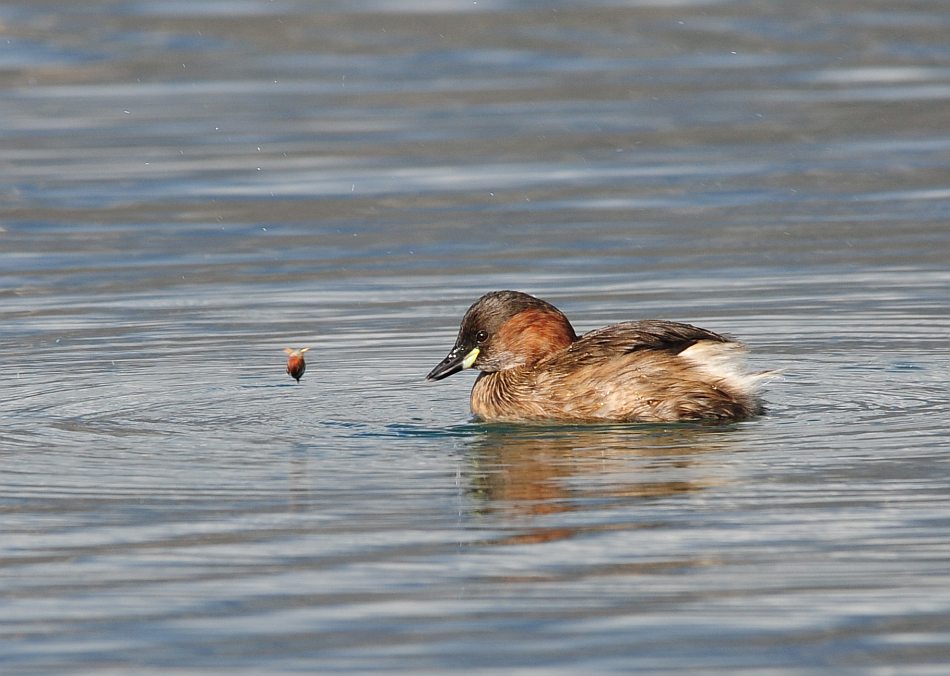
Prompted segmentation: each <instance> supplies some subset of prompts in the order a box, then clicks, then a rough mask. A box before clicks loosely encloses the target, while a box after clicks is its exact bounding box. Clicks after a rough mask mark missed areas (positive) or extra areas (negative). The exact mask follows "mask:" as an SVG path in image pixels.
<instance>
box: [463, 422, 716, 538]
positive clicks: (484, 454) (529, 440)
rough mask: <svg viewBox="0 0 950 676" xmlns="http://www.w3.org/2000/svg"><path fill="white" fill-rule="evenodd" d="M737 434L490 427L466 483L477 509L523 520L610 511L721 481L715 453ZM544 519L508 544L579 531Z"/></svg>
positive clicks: (476, 443)
mask: <svg viewBox="0 0 950 676" xmlns="http://www.w3.org/2000/svg"><path fill="white" fill-rule="evenodd" d="M734 433H735V428H723V427H703V426H679V425H677V426H605V427H600V426H598V427H544V428H542V427H535V428H532V427H514V426H499V425H487V426H485V428H484V430H483V432H482V433H481V434H480V435H478V436H477V437H475V438H474V439H473V443H472V445H471V447H470V455H469V457H470V467H469V477H468V482H467V483H468V487H469V490H470V491H471V493H472V494H473V496H474V497H475V498H476V500H477V502H478V504H477V505H476V507H475V511H477V512H483V513H487V512H501V513H504V514H506V515H508V516H511V517H519V516H540V515H550V514H557V513H564V512H574V511H582V510H585V509H610V508H614V507H618V506H621V505H622V503H626V502H629V501H631V500H650V499H662V498H667V497H671V496H676V495H681V494H686V493H691V492H697V491H702V490H704V489H706V488H708V487H709V486H712V485H715V484H717V483H719V482H721V481H722V472H721V465H719V464H717V463H714V461H713V460H712V457H713V456H712V455H711V454H716V452H718V451H725V450H727V449H730V448H732V447H733V446H734V444H733V441H734V439H732V437H733V436H734ZM576 522H577V520H575V519H572V520H571V523H572V524H573V523H576ZM545 524H546V527H545V528H543V529H538V528H532V529H531V530H530V532H528V533H525V532H520V533H519V535H517V536H516V537H515V538H512V539H511V540H509V541H515V542H538V541H545V540H555V539H562V538H566V537H572V536H573V535H575V534H576V532H577V531H578V529H579V527H577V526H571V527H566V526H564V527H561V526H558V525H557V522H556V521H553V522H552V521H548V520H545ZM644 525H647V524H644ZM629 526H630V525H629V524H627V525H626V526H622V525H620V524H614V527H629ZM600 527H602V528H604V527H610V526H604V525H602V526H600Z"/></svg>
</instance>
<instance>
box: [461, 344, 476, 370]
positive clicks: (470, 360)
mask: <svg viewBox="0 0 950 676" xmlns="http://www.w3.org/2000/svg"><path fill="white" fill-rule="evenodd" d="M476 359H478V348H477V347H476V348H473V349H472V351H471V352H469V353H468V354H467V355H465V359H463V360H462V368H463V369H470V368H472V364H474V363H475V360H476Z"/></svg>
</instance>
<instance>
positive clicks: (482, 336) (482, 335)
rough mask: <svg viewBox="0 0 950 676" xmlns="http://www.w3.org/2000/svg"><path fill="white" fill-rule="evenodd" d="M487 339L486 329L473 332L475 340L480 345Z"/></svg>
mask: <svg viewBox="0 0 950 676" xmlns="http://www.w3.org/2000/svg"><path fill="white" fill-rule="evenodd" d="M486 340H488V331H479V332H478V333H476V334H475V342H476V343H478V344H479V345H481V344H482V343H484V342H485V341H486Z"/></svg>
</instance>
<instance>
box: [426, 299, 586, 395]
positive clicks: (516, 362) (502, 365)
mask: <svg viewBox="0 0 950 676" xmlns="http://www.w3.org/2000/svg"><path fill="white" fill-rule="evenodd" d="M575 340H577V334H575V333H574V328H573V327H572V326H571V323H570V322H569V321H567V317H565V316H564V315H563V314H562V313H561V311H560V310H558V309H557V308H556V307H554V306H553V305H551V304H550V303H547V302H545V301H543V300H541V299H540V298H535V297H534V296H529V295H528V294H526V293H521V292H520V291H493V292H491V293H487V294H485V295H484V296H482V297H481V298H479V299H478V300H477V301H475V303H474V304H473V305H472V306H471V307H470V308H469V309H468V312H466V313H465V317H463V318H462V326H461V328H460V329H459V335H458V338H457V339H456V341H455V347H453V348H452V350H451V351H450V352H449V354H448V355H447V356H446V357H445V359H443V360H442V361H441V362H440V363H439V365H438V366H436V367H435V368H434V369H432V371H431V372H430V373H429V375H428V376H426V379H427V380H441V379H442V378H445V377H447V376H450V375H452V374H453V373H458V372H459V371H461V370H462V369H467V368H477V369H479V370H480V371H486V372H489V373H491V372H494V371H503V370H505V369H510V368H515V367H516V366H523V365H531V364H534V363H536V362H537V361H538V360H540V359H543V358H544V357H546V356H547V355H549V354H551V353H553V352H557V351H559V350H562V349H564V348H565V347H567V346H568V345H570V344H571V343H573V342H574V341H575Z"/></svg>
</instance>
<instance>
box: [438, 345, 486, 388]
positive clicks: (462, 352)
mask: <svg viewBox="0 0 950 676" xmlns="http://www.w3.org/2000/svg"><path fill="white" fill-rule="evenodd" d="M478 352H479V350H478V348H477V347H474V348H471V349H469V348H467V347H466V346H465V345H456V346H455V347H454V348H452V351H451V352H449V353H448V354H447V355H446V357H445V359H443V360H442V361H441V362H439V365H438V366H436V367H435V368H434V369H432V371H430V372H429V375H427V376H426V380H442V379H443V378H448V377H449V376H450V375H452V374H453V373H458V372H459V371H461V370H462V369H468V368H472V364H474V363H475V360H476V359H478Z"/></svg>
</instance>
